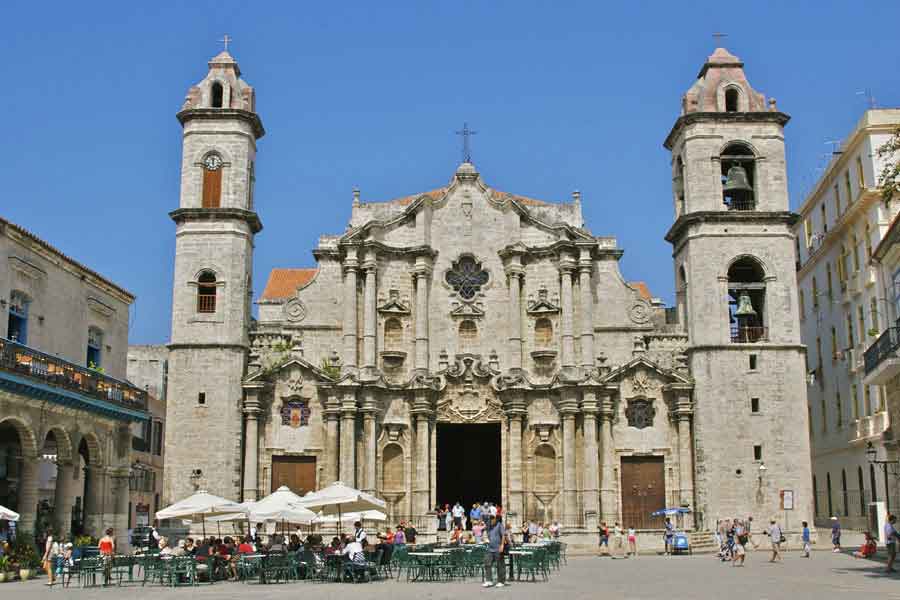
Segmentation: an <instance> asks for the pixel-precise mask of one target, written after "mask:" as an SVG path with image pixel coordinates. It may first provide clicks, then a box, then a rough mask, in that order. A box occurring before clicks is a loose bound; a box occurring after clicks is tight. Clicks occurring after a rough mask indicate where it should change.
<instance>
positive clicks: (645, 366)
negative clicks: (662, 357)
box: [603, 356, 693, 387]
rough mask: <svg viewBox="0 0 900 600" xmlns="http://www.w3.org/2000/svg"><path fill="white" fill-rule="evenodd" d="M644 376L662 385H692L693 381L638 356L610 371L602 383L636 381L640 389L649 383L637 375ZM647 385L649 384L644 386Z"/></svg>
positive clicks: (644, 357)
mask: <svg viewBox="0 0 900 600" xmlns="http://www.w3.org/2000/svg"><path fill="white" fill-rule="evenodd" d="M641 373H643V374H645V377H648V378H649V377H651V376H652V378H653V379H657V380H661V382H662V383H663V384H679V383H680V384H693V380H691V379H690V378H689V377H687V376H685V375H682V374H681V373H678V372H676V371H673V370H671V369H666V368H665V367H662V366H660V365H659V364H657V363H656V362H654V361H652V360H650V359H649V358H647V357H646V356H638V357H636V358H634V359H632V360H631V361H629V362H627V363H625V364H624V365H622V366H620V367H618V368H616V369H614V370H612V371H611V372H609V373H608V374H607V375H606V376H605V377H604V378H603V383H618V382H621V381H624V380H625V379H631V380H632V381H638V382H639V383H638V387H641V386H642V385H645V384H643V383H642V382H643V381H649V379H644V378H642V377H638V375H639V374H641ZM646 385H649V384H646Z"/></svg>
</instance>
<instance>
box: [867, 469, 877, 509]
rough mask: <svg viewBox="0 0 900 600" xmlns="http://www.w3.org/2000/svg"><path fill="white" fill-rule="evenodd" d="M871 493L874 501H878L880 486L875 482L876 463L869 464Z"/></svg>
mask: <svg viewBox="0 0 900 600" xmlns="http://www.w3.org/2000/svg"><path fill="white" fill-rule="evenodd" d="M869 490H870V491H869V495H870V496H872V502H878V486H877V485H876V483H875V465H869Z"/></svg>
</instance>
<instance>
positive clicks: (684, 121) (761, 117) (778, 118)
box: [663, 111, 791, 150]
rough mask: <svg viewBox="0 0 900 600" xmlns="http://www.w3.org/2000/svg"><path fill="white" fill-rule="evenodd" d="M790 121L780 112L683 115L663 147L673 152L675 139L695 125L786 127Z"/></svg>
mask: <svg viewBox="0 0 900 600" xmlns="http://www.w3.org/2000/svg"><path fill="white" fill-rule="evenodd" d="M790 120H791V117H790V116H788V115H786V114H785V113H783V112H780V111H766V112H724V113H723V112H694V113H688V114H686V115H681V116H680V117H678V120H677V121H675V124H674V125H673V126H672V130H671V131H670V132H669V135H667V136H666V140H665V141H664V142H663V147H664V148H665V149H666V150H672V148H673V146H674V144H675V138H677V137H678V136H679V135H680V134H681V131H682V130H683V129H684V128H685V127H687V126H689V125H694V124H695V123H774V124H776V125H780V126H782V127H784V126H785V125H787V122H788V121H790Z"/></svg>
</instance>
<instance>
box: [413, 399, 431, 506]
mask: <svg viewBox="0 0 900 600" xmlns="http://www.w3.org/2000/svg"><path fill="white" fill-rule="evenodd" d="M415 393H416V399H415V403H414V406H413V416H414V418H415V421H416V434H415V435H416V437H415V457H416V476H415V482H414V483H413V516H422V515H424V514H425V513H427V512H428V511H429V510H430V509H431V507H430V506H429V502H430V500H431V497H430V491H431V490H430V488H431V486H430V482H431V448H430V446H431V418H430V417H431V410H430V406H429V404H430V400H429V397H428V391H427V390H416V392H415Z"/></svg>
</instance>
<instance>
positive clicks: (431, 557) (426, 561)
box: [407, 552, 444, 581]
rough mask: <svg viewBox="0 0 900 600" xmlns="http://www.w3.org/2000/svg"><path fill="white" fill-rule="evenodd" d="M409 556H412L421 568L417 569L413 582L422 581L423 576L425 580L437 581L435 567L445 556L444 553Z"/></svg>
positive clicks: (424, 553) (418, 553)
mask: <svg viewBox="0 0 900 600" xmlns="http://www.w3.org/2000/svg"><path fill="white" fill-rule="evenodd" d="M407 556H411V557H413V558H414V559H415V561H416V563H418V565H419V568H418V569H416V576H415V577H413V581H419V580H420V579H422V577H423V575H424V577H425V580H430V581H434V579H435V574H436V570H435V566H436V565H437V564H438V562H439V561H440V559H441V557H442V556H444V553H443V552H410V553H409V554H408V555H407Z"/></svg>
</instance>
